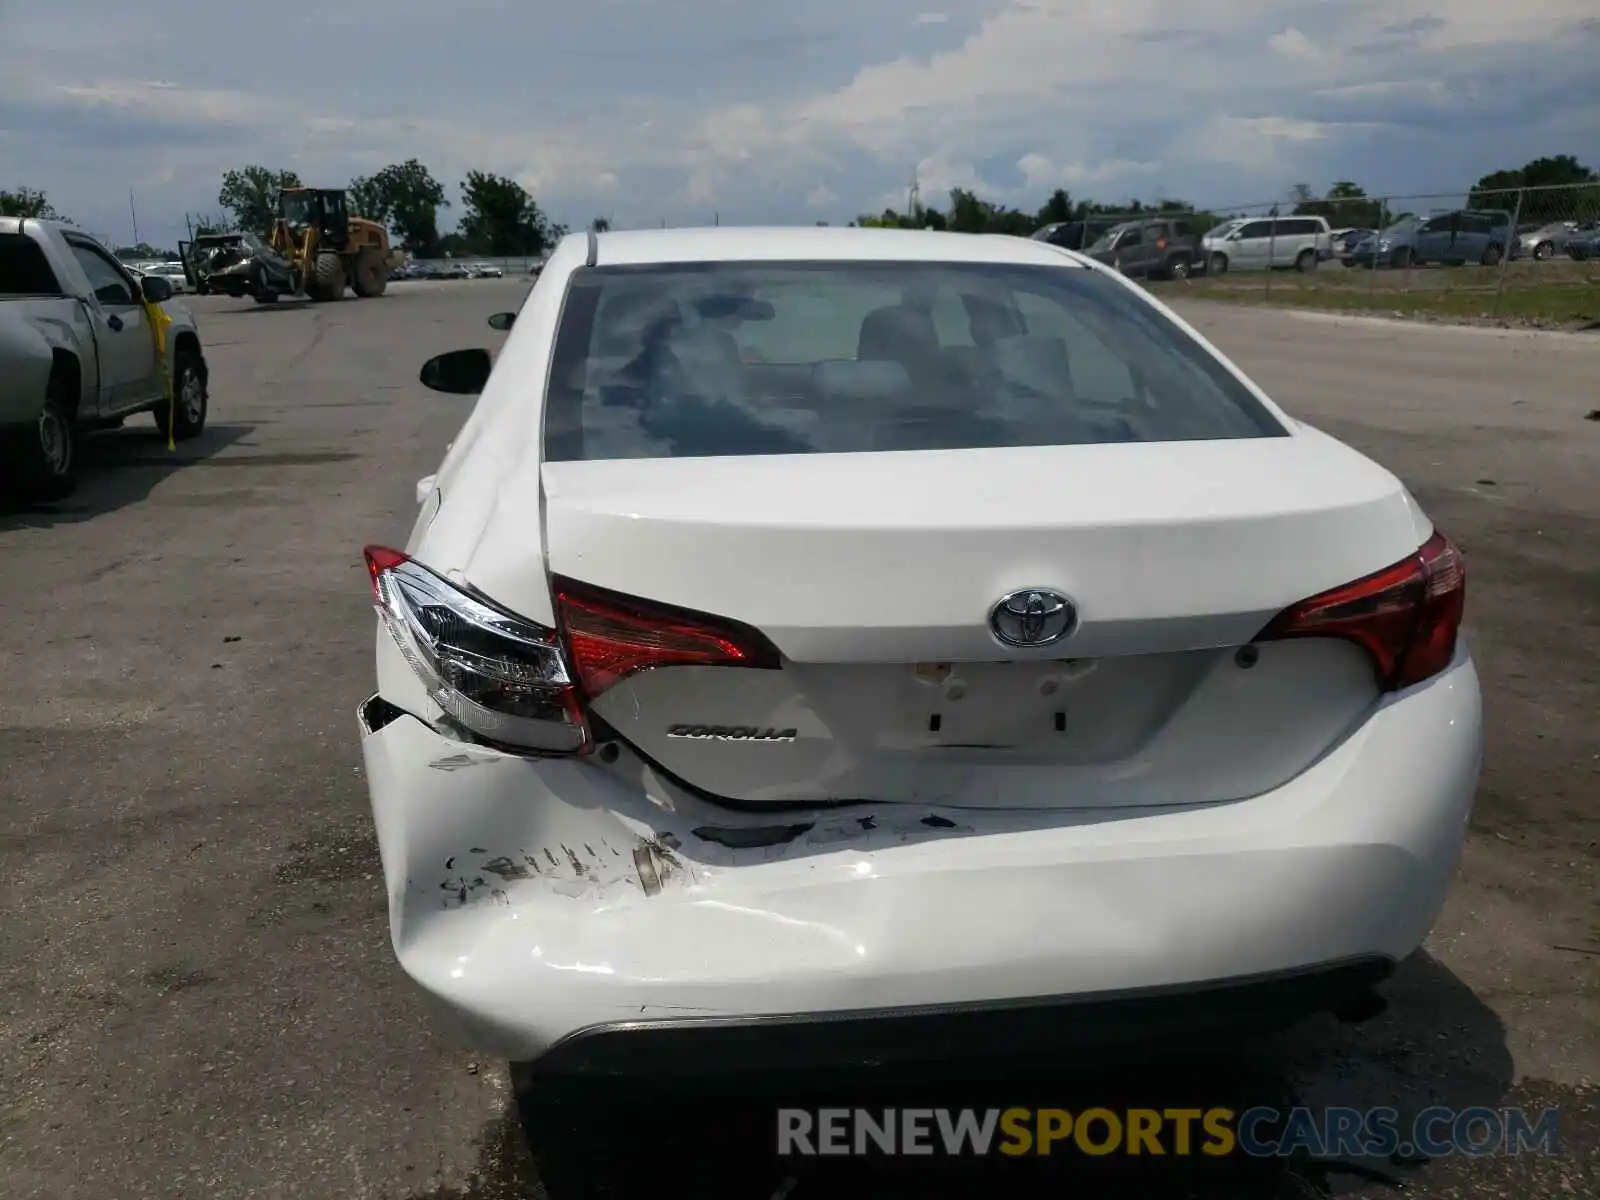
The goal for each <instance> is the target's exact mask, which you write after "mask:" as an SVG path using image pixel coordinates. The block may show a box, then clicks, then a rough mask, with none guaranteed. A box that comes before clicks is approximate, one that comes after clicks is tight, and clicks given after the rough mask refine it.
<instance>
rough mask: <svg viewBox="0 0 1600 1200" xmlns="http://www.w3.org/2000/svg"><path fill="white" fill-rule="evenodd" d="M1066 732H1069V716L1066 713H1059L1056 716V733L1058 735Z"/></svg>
mask: <svg viewBox="0 0 1600 1200" xmlns="http://www.w3.org/2000/svg"><path fill="white" fill-rule="evenodd" d="M1066 731H1067V714H1066V713H1064V712H1058V713H1057V714H1056V732H1057V733H1065V732H1066Z"/></svg>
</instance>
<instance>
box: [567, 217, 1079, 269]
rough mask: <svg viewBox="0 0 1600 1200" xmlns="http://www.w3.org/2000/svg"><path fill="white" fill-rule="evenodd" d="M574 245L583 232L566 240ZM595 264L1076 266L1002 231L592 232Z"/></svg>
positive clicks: (785, 228)
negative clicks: (778, 263) (969, 264)
mask: <svg viewBox="0 0 1600 1200" xmlns="http://www.w3.org/2000/svg"><path fill="white" fill-rule="evenodd" d="M567 237H568V239H575V240H577V241H579V242H582V241H584V240H586V239H587V237H588V234H586V233H573V234H568V235H567ZM595 238H596V249H597V251H598V253H597V255H596V263H597V265H599V266H602V267H605V266H642V265H647V264H651V263H678V262H795V261H799V262H819V261H820V262H849V261H862V260H866V261H880V262H971V263H997V264H1004V265H1021V266H1026V265H1030V264H1031V265H1037V266H1055V267H1059V266H1063V265H1067V264H1073V265H1077V264H1076V262H1075V260H1073V259H1071V258H1069V257H1067V255H1066V253H1065V252H1064V251H1062V250H1058V249H1057V248H1056V247H1054V246H1051V245H1050V244H1048V243H1047V242H1040V241H1035V240H1034V239H1033V238H1026V237H1011V236H1009V235H1007V234H971V233H939V232H935V231H933V230H925V229H852V228H849V227H838V226H771V227H762V226H728V225H722V226H709V227H706V228H700V229H628V230H621V231H618V232H615V233H613V232H610V231H607V232H606V233H601V234H596V235H595Z"/></svg>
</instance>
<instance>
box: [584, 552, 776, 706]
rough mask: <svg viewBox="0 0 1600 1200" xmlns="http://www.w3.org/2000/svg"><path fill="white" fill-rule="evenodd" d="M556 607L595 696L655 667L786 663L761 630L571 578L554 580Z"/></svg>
mask: <svg viewBox="0 0 1600 1200" xmlns="http://www.w3.org/2000/svg"><path fill="white" fill-rule="evenodd" d="M554 590H555V596H556V609H557V612H558V613H559V615H560V623H561V631H562V633H563V635H564V636H565V638H566V643H567V650H568V653H569V654H570V655H571V659H572V666H573V670H574V672H575V674H576V675H577V677H578V679H579V681H580V682H581V683H582V685H583V690H584V694H585V695H586V696H588V697H589V699H591V700H592V699H594V698H595V697H597V696H599V695H600V694H601V693H603V692H604V691H606V689H608V688H610V687H612V686H613V685H615V684H616V683H618V682H619V681H621V680H623V679H626V678H627V677H628V676H629V675H633V674H636V673H638V672H639V671H647V670H649V669H650V668H652V667H678V666H703V667H717V666H722V667H754V668H758V669H767V670H772V669H776V668H778V667H779V666H781V665H782V664H781V658H780V655H779V653H778V649H777V647H776V646H774V645H773V644H772V643H771V642H769V641H768V640H767V639H766V638H765V637H763V636H762V635H761V634H760V633H759V632H758V631H756V630H754V629H751V628H749V627H748V626H746V625H741V624H739V623H738V622H736V621H728V620H725V619H723V618H720V617H711V616H707V615H705V614H704V613H697V612H691V611H689V610H687V609H680V608H674V607H670V606H667V605H658V604H654V603H651V602H649V601H644V600H638V599H635V598H634V597H631V596H621V595H618V594H616V593H614V592H609V591H605V590H604V589H601V588H596V587H592V586H590V585H589V584H585V583H578V582H576V581H574V580H571V579H559V578H558V579H556V580H555V581H554Z"/></svg>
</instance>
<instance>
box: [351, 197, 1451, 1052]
mask: <svg viewBox="0 0 1600 1200" xmlns="http://www.w3.org/2000/svg"><path fill="white" fill-rule="evenodd" d="M935 312H937V313H938V314H939V320H938V321H936V320H935V319H934V314H935ZM491 325H493V327H495V328H497V329H507V330H509V336H508V337H507V338H506V340H505V343H504V345H503V347H502V348H501V351H500V354H499V356H498V359H497V360H496V359H494V358H493V357H492V356H491V354H490V353H489V351H488V350H485V349H472V350H461V351H456V352H453V353H450V354H446V355H441V356H439V357H438V358H435V359H433V360H430V361H429V362H428V363H427V364H426V365H425V366H424V368H423V371H422V381H423V382H424V383H425V384H426V385H428V386H429V387H431V388H433V389H434V390H437V391H441V392H445V393H448V394H455V395H468V396H474V395H475V396H477V397H478V399H477V401H476V405H475V407H474V408H473V410H472V413H471V415H470V417H469V418H468V419H467V420H466V422H465V424H464V426H463V427H462V429H461V431H460V433H459V435H458V436H457V438H456V439H455V441H454V442H453V444H452V445H451V447H450V448H449V450H448V453H447V454H446V456H445V458H444V460H443V463H442V465H441V466H440V468H439V471H438V473H437V474H436V475H432V476H429V477H427V478H426V479H425V480H423V481H421V482H420V483H419V486H418V493H417V494H418V501H419V504H420V506H421V507H420V511H419V513H418V515H417V519H416V523H415V526H414V527H413V530H412V533H411V537H410V539H409V541H408V542H407V543H406V546H405V548H404V549H403V550H399V549H393V548H386V547H380V546H370V547H368V548H367V550H366V560H367V565H368V568H369V572H370V582H371V587H372V598H373V603H374V606H375V608H376V609H377V613H378V621H377V630H376V647H375V649H376V662H377V690H376V694H375V695H373V696H372V698H371V699H370V700H369V701H368V702H367V703H366V704H365V705H364V706H362V708H361V710H360V725H361V741H362V748H363V754H364V761H365V771H366V777H367V781H368V786H369V790H370V795H371V802H372V810H373V815H374V821H375V825H376V829H377V835H378V842H379V846H380V849H381V853H382V858H383V868H384V878H385V883H386V887H387V891H388V902H389V911H390V930H391V934H392V940H393V945H394V950H395V953H396V955H397V957H398V960H399V962H400V964H401V966H402V968H403V969H404V970H405V972H406V973H407V974H408V975H409V976H410V977H411V978H412V979H413V980H414V981H415V982H416V983H417V984H418V985H419V986H420V987H421V988H422V990H423V991H424V992H425V993H426V994H427V995H428V996H429V997H431V999H432V1000H433V1001H434V1002H435V1003H436V1004H437V1006H438V1007H439V1008H440V1009H441V1010H442V1011H443V1012H444V1013H445V1014H446V1015H447V1016H448V1017H449V1018H450V1019H451V1020H452V1021H453V1023H454V1025H455V1026H456V1028H457V1029H458V1030H460V1031H461V1032H462V1034H463V1035H464V1037H465V1038H466V1039H467V1040H468V1041H469V1042H470V1043H471V1044H472V1045H473V1046H474V1047H476V1048H479V1049H481V1050H485V1051H489V1052H492V1053H496V1054H499V1055H502V1056H504V1057H506V1058H509V1059H511V1060H513V1061H515V1062H519V1063H522V1064H525V1066H523V1067H519V1071H520V1072H523V1076H522V1077H523V1078H534V1079H543V1080H547V1081H550V1080H555V1081H559V1080H562V1079H569V1078H571V1077H574V1076H587V1077H595V1076H601V1077H604V1076H625V1075H628V1074H631V1073H634V1072H653V1071H657V1070H662V1071H673V1070H683V1071H687V1072H690V1073H692V1074H701V1073H704V1072H706V1071H707V1070H708V1069H710V1068H711V1066H712V1064H713V1062H717V1061H728V1060H734V1061H736V1062H737V1063H738V1064H739V1065H740V1066H742V1067H746V1068H749V1069H764V1068H767V1067H773V1066H780V1067H781V1066H784V1065H794V1064H803V1065H806V1066H811V1067H819V1066H825V1065H828V1064H830V1063H835V1062H840V1063H846V1062H848V1063H862V1062H878V1063H884V1062H893V1061H895V1060H896V1059H897V1058H900V1057H904V1056H910V1057H921V1056H926V1055H928V1054H931V1053H935V1052H949V1053H973V1054H984V1053H987V1052H991V1051H994V1050H996V1049H1027V1048H1038V1047H1049V1048H1061V1047H1066V1046H1072V1045H1076V1044H1079V1043H1080V1042H1082V1041H1089V1042H1092V1043H1095V1044H1099V1043H1102V1042H1103V1041H1105V1039H1107V1038H1108V1036H1110V1035H1111V1033H1120V1034H1125V1035H1127V1036H1129V1037H1132V1038H1135V1039H1138V1038H1142V1037H1145V1036H1146V1035H1148V1034H1149V1033H1151V1032H1152V1031H1154V1030H1156V1029H1158V1028H1159V1029H1162V1030H1171V1029H1205V1028H1208V1027H1210V1026H1211V1025H1212V1024H1214V1023H1225V1024H1238V1025H1240V1026H1243V1027H1245V1028H1249V1029H1264V1028H1271V1027H1274V1026H1276V1025H1277V1024H1279V1023H1282V1022H1286V1021H1289V1020H1292V1019H1294V1018H1296V1017H1299V1016H1303V1015H1307V1014H1310V1013H1312V1012H1318V1011H1332V1012H1334V1013H1336V1014H1337V1015H1340V1016H1342V1017H1344V1018H1346V1019H1350V1020H1357V1019H1362V1018H1364V1017H1366V1016H1370V1015H1372V1014H1373V1013H1374V1012H1376V1011H1378V1010H1380V1009H1381V1007H1382V1001H1381V996H1380V994H1379V993H1378V992H1377V991H1376V990H1375V988H1376V986H1377V985H1378V984H1379V983H1380V982H1381V981H1382V980H1383V979H1384V978H1386V977H1387V976H1388V975H1389V974H1390V972H1392V970H1393V969H1394V967H1395V966H1396V964H1398V963H1399V962H1400V961H1402V960H1403V959H1405V958H1406V956H1407V955H1409V954H1410V953H1411V952H1412V951H1413V950H1415V949H1416V948H1417V946H1418V945H1419V944H1420V943H1421V942H1422V940H1423V937H1424V935H1426V934H1427V932H1428V930H1429V928H1430V926H1431V925H1432V924H1433V922H1434V920H1435V918H1436V917H1437V915H1438V913H1439V911H1440V907H1441V905H1442V904H1443V901H1444V898H1445V894H1446V891H1447V889H1448V887H1449V886H1450V883H1451V879H1452V877H1453V874H1454V872H1455V869H1456V866H1457V864H1458V861H1459V858H1460V855H1461V853H1462V848H1463V841H1464V836H1465V828H1466V820H1467V816H1468V813H1469V810H1470V807H1471V804H1472V799H1473V794H1474V790H1475V784H1476V780H1477V773H1478V761H1479V743H1480V736H1481V734H1480V730H1481V713H1480V698H1479V689H1478V679H1477V675H1476V673H1475V670H1474V667H1473V663H1472V659H1471V657H1470V655H1469V653H1468V650H1467V646H1466V644H1465V642H1464V640H1463V639H1461V638H1460V636H1459V630H1460V624H1461V618H1462V610H1463V609H1462V606H1463V603H1464V596H1465V575H1464V570H1463V566H1462V560H1461V557H1460V553H1459V551H1458V550H1457V549H1456V547H1455V546H1454V545H1453V544H1452V543H1451V542H1450V540H1449V539H1448V538H1447V537H1445V535H1444V534H1443V533H1441V532H1439V531H1438V530H1436V529H1435V528H1434V527H1433V525H1432V523H1431V522H1430V521H1429V519H1428V518H1427V517H1426V516H1425V515H1423V513H1422V512H1421V511H1420V509H1419V508H1418V506H1417V504H1416V502H1415V501H1414V499H1413V498H1412V497H1411V496H1410V494H1409V493H1408V492H1407V490H1406V488H1405V487H1404V485H1403V484H1402V483H1401V482H1400V481H1399V480H1398V479H1396V478H1395V477H1394V476H1393V475H1391V474H1390V473H1389V472H1388V471H1386V470H1384V469H1383V468H1382V467H1380V466H1378V465H1376V464H1375V463H1373V462H1371V461H1370V460H1368V459H1366V458H1365V457H1363V456H1362V455H1360V454H1359V453H1357V452H1356V451H1354V450H1352V449H1350V448H1349V447H1347V446H1345V445H1343V444H1342V443H1340V442H1338V441H1336V440H1334V439H1333V438H1331V437H1329V436H1328V435H1326V434H1324V433H1321V432H1320V431H1318V430H1315V429H1312V428H1310V427H1308V426H1306V425H1305V424H1303V423H1301V422H1299V421H1297V420H1295V419H1293V418H1291V417H1290V416H1288V415H1287V414H1285V413H1284V412H1283V410H1282V409H1280V408H1279V407H1277V406H1276V405H1275V404H1274V403H1273V402H1272V401H1271V400H1270V398H1268V397H1267V396H1266V395H1265V394H1264V393H1263V392H1262V391H1261V390H1260V389H1259V388H1258V387H1256V386H1255V385H1254V384H1253V383H1251V382H1250V381H1249V380H1248V379H1247V378H1246V377H1245V376H1244V375H1243V374H1242V373H1241V372H1240V370H1239V369H1238V368H1237V367H1235V366H1234V365H1233V364H1232V363H1230V362H1229V361H1228V360H1227V359H1226V358H1225V357H1224V356H1223V355H1222V354H1221V352H1220V351H1218V350H1216V349H1215V348H1214V347H1213V346H1211V345H1210V344H1209V343H1208V342H1206V341H1205V340H1204V339H1203V338H1202V337H1201V336H1200V335H1199V334H1198V333H1196V332H1195V331H1194V330H1193V329H1192V328H1191V327H1190V326H1188V325H1187V324H1185V323H1184V322H1183V321H1182V320H1181V318H1179V317H1178V316H1176V315H1175V314H1174V313H1173V312H1172V311H1171V310H1170V309H1168V308H1167V307H1165V306H1164V305H1162V304H1161V303H1160V301H1159V300H1157V299H1155V298H1153V297H1151V296H1150V295H1148V294H1147V293H1146V292H1144V291H1143V290H1141V289H1140V288H1139V287H1138V286H1137V285H1135V284H1133V283H1131V282H1129V281H1128V280H1126V279H1124V278H1123V277H1121V276H1120V275H1118V274H1117V273H1115V272H1114V271H1112V270H1110V269H1109V268H1107V267H1105V266H1102V265H1100V264H1098V263H1095V262H1093V261H1092V260H1090V259H1088V258H1087V257H1085V256H1083V255H1080V254H1075V253H1073V252H1071V251H1068V250H1063V249H1059V248H1057V247H1054V246H1050V245H1048V244H1045V243H1043V242H1040V241H1032V240H1025V239H1020V238H972V237H967V236H964V235H960V234H945V233H935V232H920V231H917V232H908V231H901V230H859V229H827V228H815V229H735V228H719V229H710V230H704V229H702V230H673V231H668V230H663V231H654V230H649V231H629V232H622V233H611V232H607V233H603V234H598V235H596V234H592V233H591V234H589V235H587V236H585V235H582V234H576V235H572V236H569V237H567V238H565V239H563V241H562V242H561V243H560V244H559V245H558V247H557V249H556V251H555V253H554V255H553V256H552V257H551V258H550V260H549V263H548V265H547V266H546V268H545V270H544V271H543V273H542V276H541V278H540V279H539V281H538V282H537V283H536V284H535V285H534V286H533V288H532V290H531V292H530V293H529V295H528V297H527V299H526V301H525V302H524V304H523V307H522V308H521V310H520V311H519V312H517V313H516V314H514V315H512V314H499V315H498V316H496V317H495V318H493V319H492V320H491ZM718 1045H720V1046H721V1047H722V1048H723V1049H724V1050H726V1049H728V1048H729V1047H736V1049H735V1051H734V1052H733V1053H732V1054H728V1055H724V1056H721V1057H720V1058H715V1059H714V1058H713V1057H711V1056H709V1055H708V1054H707V1053H706V1051H707V1050H708V1049H709V1048H712V1047H716V1046H718Z"/></svg>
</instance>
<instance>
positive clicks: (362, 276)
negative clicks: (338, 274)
mask: <svg viewBox="0 0 1600 1200" xmlns="http://www.w3.org/2000/svg"><path fill="white" fill-rule="evenodd" d="M350 287H351V288H352V289H353V290H354V292H355V294H356V295H358V296H362V297H367V296H381V295H383V293H384V292H385V291H386V290H387V289H388V287H389V267H388V264H387V263H385V262H384V261H383V255H381V254H373V253H370V252H369V253H367V254H362V255H360V256H358V257H357V258H356V269H355V271H354V272H353V273H352V274H351V277H350Z"/></svg>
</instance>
